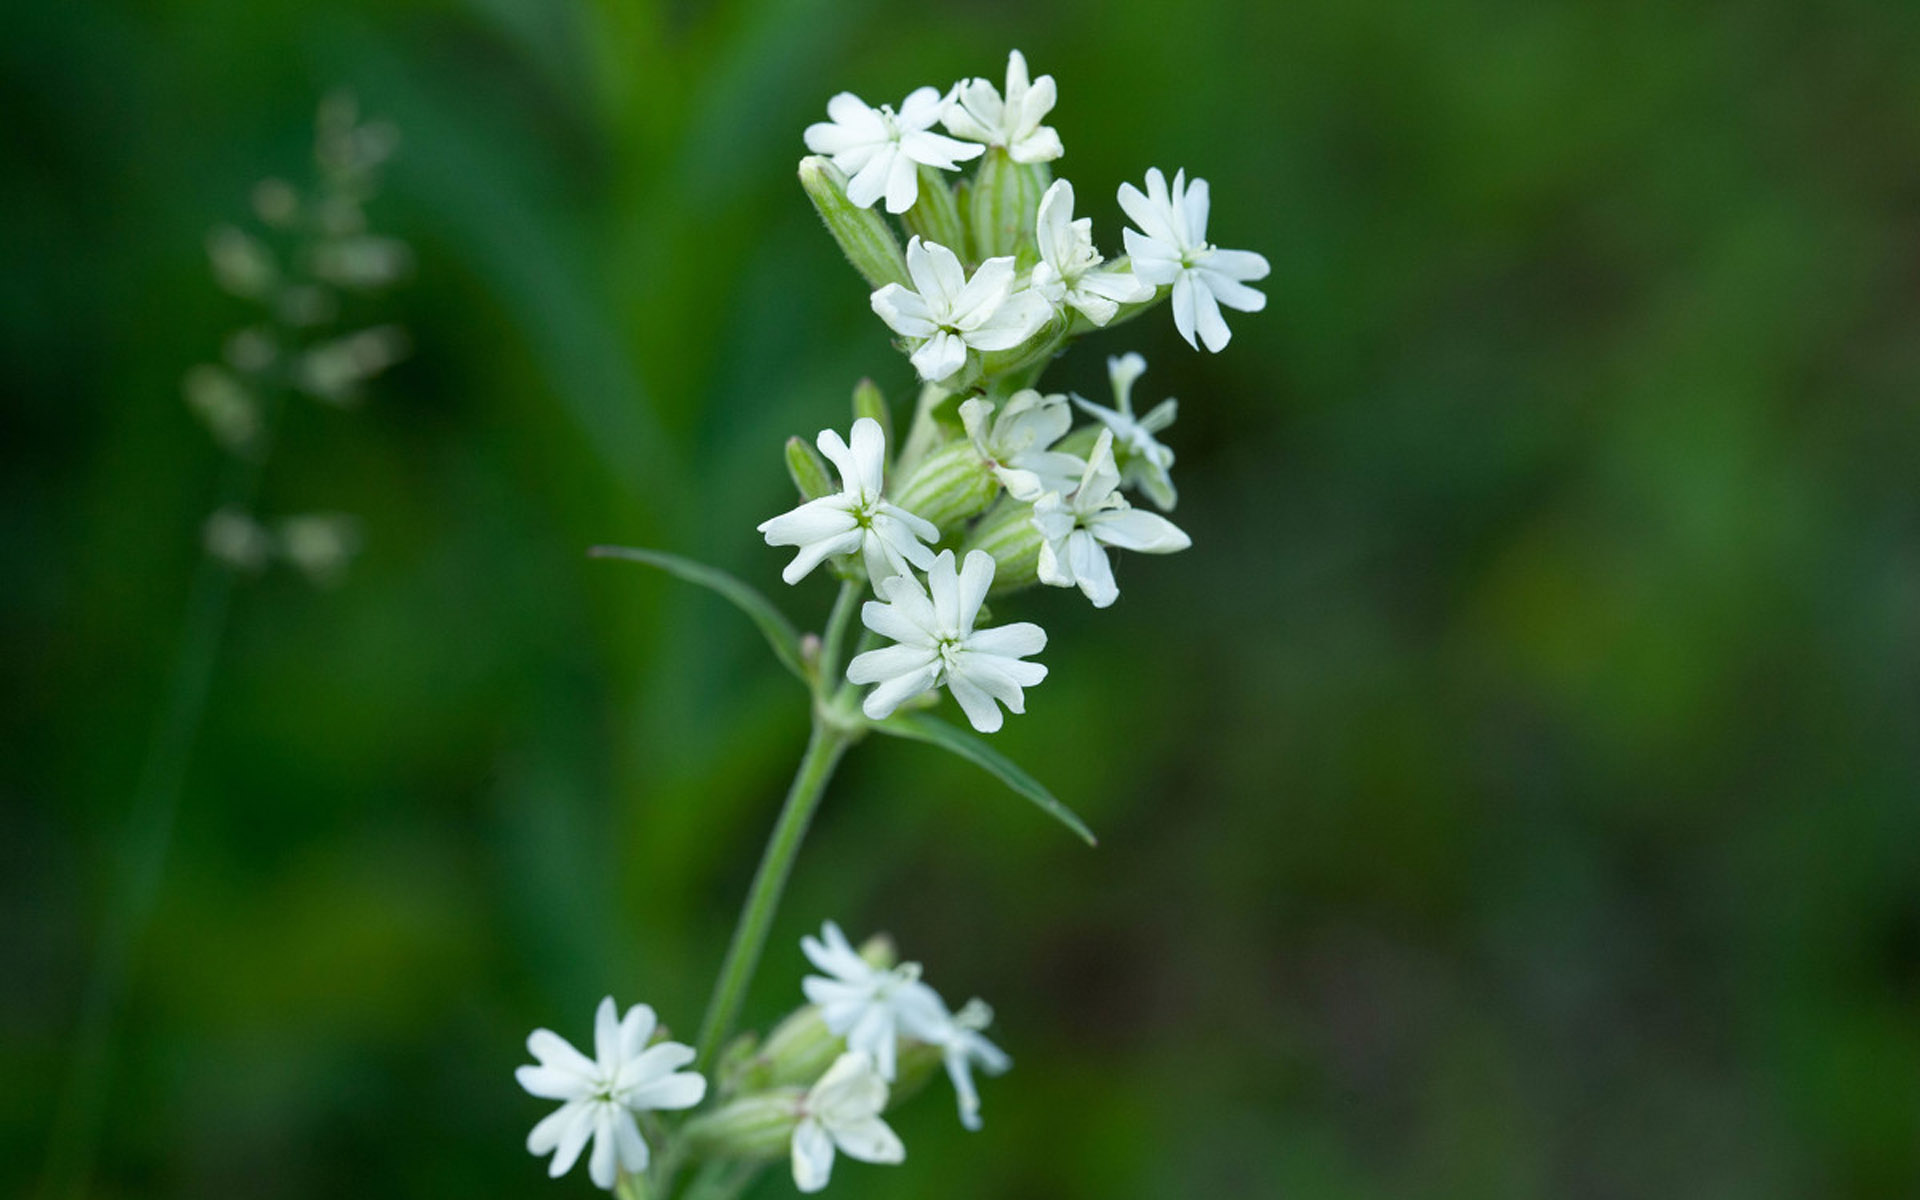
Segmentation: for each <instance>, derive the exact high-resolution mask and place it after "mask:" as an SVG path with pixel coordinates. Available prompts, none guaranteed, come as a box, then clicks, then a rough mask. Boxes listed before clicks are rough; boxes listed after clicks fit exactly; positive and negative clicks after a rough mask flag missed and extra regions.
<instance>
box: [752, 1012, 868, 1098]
mask: <svg viewBox="0 0 1920 1200" xmlns="http://www.w3.org/2000/svg"><path fill="white" fill-rule="evenodd" d="M846 1049H847V1044H846V1043H845V1042H844V1041H842V1040H841V1039H840V1037H839V1036H838V1035H836V1034H834V1033H831V1032H829V1031H828V1029H827V1023H826V1021H825V1020H824V1019H822V1018H821V1016H820V1009H819V1008H818V1006H816V1005H812V1004H807V1005H803V1006H801V1007H800V1008H797V1009H795V1010H794V1011H793V1012H792V1013H791V1014H790V1015H789V1016H788V1017H787V1019H786V1020H784V1021H782V1022H780V1024H778V1025H776V1026H774V1028H773V1032H772V1033H769V1034H768V1035H767V1040H766V1041H765V1042H763V1043H761V1046H760V1053H759V1054H758V1055H757V1056H756V1061H755V1062H754V1064H753V1065H752V1067H750V1068H749V1070H748V1072H747V1073H746V1074H745V1075H744V1076H743V1078H744V1079H745V1080H747V1081H750V1082H752V1083H755V1084H757V1085H758V1086H759V1087H763V1088H764V1087H774V1086H778V1085H784V1084H796V1085H798V1086H801V1087H805V1086H807V1085H808V1084H811V1083H812V1082H813V1081H814V1080H816V1079H818V1078H820V1076H821V1075H823V1074H825V1073H826V1069H827V1068H828V1067H830V1066H832V1065H833V1060H834V1059H836V1058H838V1057H840V1055H841V1054H843V1053H845V1052H846Z"/></svg>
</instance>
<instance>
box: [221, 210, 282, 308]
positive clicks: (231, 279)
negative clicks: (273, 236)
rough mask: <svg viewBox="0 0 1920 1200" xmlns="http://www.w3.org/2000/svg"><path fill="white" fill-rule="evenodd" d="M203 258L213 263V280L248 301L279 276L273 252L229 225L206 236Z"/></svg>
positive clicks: (270, 286)
mask: <svg viewBox="0 0 1920 1200" xmlns="http://www.w3.org/2000/svg"><path fill="white" fill-rule="evenodd" d="M207 261H208V262H209V263H210V264H212V266H213V278H214V282H216V283H218V284H219V285H220V286H221V287H223V288H225V289H226V290H227V291H229V292H232V293H233V294H234V295H236V296H242V297H245V298H246V299H248V300H259V299H262V298H263V297H265V296H266V295H267V293H268V292H270V291H272V290H273V286H274V284H275V283H277V282H278V281H279V279H280V268H279V266H278V265H276V264H275V263H274V261H273V253H272V252H271V251H269V250H268V249H267V248H266V246H265V245H263V244H262V243H261V242H260V240H259V239H258V238H256V237H254V236H253V235H252V234H250V233H247V232H245V231H243V230H239V229H235V228H234V227H233V226H231V225H222V226H220V228H218V229H216V230H214V231H213V232H212V233H210V234H208V235H207Z"/></svg>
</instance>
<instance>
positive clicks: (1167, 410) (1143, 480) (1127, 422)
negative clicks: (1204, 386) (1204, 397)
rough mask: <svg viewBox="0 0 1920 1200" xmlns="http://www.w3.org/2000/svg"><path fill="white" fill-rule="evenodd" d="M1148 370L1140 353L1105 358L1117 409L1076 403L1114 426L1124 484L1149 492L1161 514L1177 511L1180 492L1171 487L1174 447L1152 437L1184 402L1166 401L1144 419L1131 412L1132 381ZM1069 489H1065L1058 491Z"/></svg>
mask: <svg viewBox="0 0 1920 1200" xmlns="http://www.w3.org/2000/svg"><path fill="white" fill-rule="evenodd" d="M1146 370H1147V360H1146V359H1144V358H1141V357H1140V356H1139V355H1138V354H1123V355H1120V356H1119V357H1117V358H1109V359H1108V360H1107V378H1108V379H1109V380H1111V381H1112V383H1113V401H1114V407H1112V408H1104V407H1102V406H1100V405H1098V404H1095V403H1093V402H1092V401H1090V400H1083V399H1081V398H1080V397H1078V396H1075V397H1074V398H1073V402H1074V403H1075V404H1077V405H1079V406H1080V408H1081V410H1082V411H1083V412H1085V413H1086V414H1087V415H1088V416H1090V417H1092V418H1094V419H1095V420H1097V421H1099V422H1100V423H1101V424H1102V425H1105V426H1106V427H1107V428H1108V429H1111V430H1113V457H1114V462H1115V464H1116V465H1117V466H1118V467H1119V468H1120V483H1121V486H1123V487H1136V488H1139V489H1140V490H1141V491H1143V492H1145V493H1146V494H1147V496H1148V498H1149V499H1151V500H1152V501H1153V502H1154V504H1155V505H1157V506H1158V507H1159V509H1160V511H1162V512H1171V511H1173V506H1174V504H1175V503H1176V502H1177V501H1178V500H1179V499H1180V494H1179V492H1178V491H1176V490H1175V488H1174V486H1173V475H1172V469H1173V450H1172V449H1171V448H1169V447H1168V446H1166V445H1164V444H1163V443H1162V442H1161V441H1160V439H1158V438H1156V437H1154V436H1153V435H1154V434H1156V433H1159V432H1160V431H1161V430H1162V429H1165V428H1166V427H1167V426H1169V425H1171V424H1173V419H1174V417H1175V416H1177V415H1178V414H1179V411H1180V402H1179V401H1178V400H1174V399H1172V398H1168V399H1166V400H1162V401H1161V402H1160V403H1158V404H1156V405H1154V406H1153V410H1152V411H1151V412H1149V413H1147V415H1146V416H1144V417H1136V416H1134V415H1133V384H1134V381H1135V380H1137V379H1139V378H1140V376H1141V375H1143V374H1145V373H1146ZM1060 490H1061V491H1062V492H1065V491H1066V490H1067V489H1066V488H1062V489H1060Z"/></svg>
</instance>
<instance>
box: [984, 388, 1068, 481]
mask: <svg viewBox="0 0 1920 1200" xmlns="http://www.w3.org/2000/svg"><path fill="white" fill-rule="evenodd" d="M989 417H991V418H992V421H991V423H989V421H988V418H989ZM960 422H961V424H962V425H964V426H965V427H966V430H967V437H968V438H969V439H971V440H972V442H973V447H974V449H975V450H977V451H979V452H980V457H981V458H982V459H984V460H986V462H987V464H988V465H989V466H990V467H991V468H992V470H993V473H994V475H995V477H997V478H998V479H999V480H1000V483H1001V484H1002V485H1003V486H1004V487H1005V488H1006V489H1007V494H1008V495H1010V496H1012V497H1013V498H1014V499H1015V500H1020V501H1031V500H1035V499H1038V498H1039V496H1040V494H1041V493H1042V492H1049V491H1057V492H1064V491H1070V490H1072V488H1073V483H1074V480H1075V479H1077V478H1079V476H1080V473H1081V472H1082V471H1083V470H1085V469H1086V464H1085V463H1084V462H1081V461H1080V459H1079V458H1078V457H1077V456H1075V455H1072V454H1068V453H1066V452H1064V451H1060V450H1049V449H1047V447H1049V446H1051V445H1053V444H1054V443H1055V442H1057V441H1059V440H1060V439H1061V438H1063V437H1065V436H1066V435H1067V430H1068V428H1070V427H1071V426H1072V425H1073V410H1072V409H1071V408H1069V407H1067V398H1066V397H1065V396H1042V395H1041V394H1040V393H1039V392H1037V391H1035V390H1034V389H1032V388H1026V389H1025V390H1023V391H1018V392H1015V393H1014V394H1013V395H1012V396H1011V397H1009V398H1008V399H1007V401H1006V402H1005V403H1004V404H1002V405H1000V407H999V409H998V410H996V409H995V408H994V405H993V401H991V400H987V399H984V398H982V397H979V396H975V397H974V398H973V399H971V400H968V401H966V402H965V403H963V404H961V405H960Z"/></svg>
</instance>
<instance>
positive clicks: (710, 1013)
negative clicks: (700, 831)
mask: <svg viewBox="0 0 1920 1200" xmlns="http://www.w3.org/2000/svg"><path fill="white" fill-rule="evenodd" d="M850 741H851V738H850V737H849V736H848V734H847V733H846V732H845V731H844V730H841V729H837V728H834V727H832V726H829V725H828V724H827V722H826V721H825V720H823V719H822V717H821V715H820V714H819V713H818V712H816V713H815V715H814V719H813V734H812V736H811V737H809V738H808V739H807V752H806V753H805V754H804V755H802V756H801V759H800V768H799V770H797V771H796V772H794V776H793V786H792V787H790V788H788V789H787V802H786V805H785V806H784V807H782V808H781V810H780V819H779V820H778V821H776V822H775V823H774V826H773V835H772V836H771V837H769V838H768V839H767V849H766V852H765V853H764V854H762V855H761V856H760V868H759V870H757V871H755V872H754V875H753V886H752V887H751V888H749V889H748V891H747V902H746V904H745V905H744V906H742V908H741V910H740V922H739V924H737V925H736V926H734V930H733V942H732V944H731V945H729V946H728V947H727V958H726V962H725V963H723V964H722V965H721V967H720V978H719V980H718V981H716V982H715V984H714V987H713V999H712V1000H710V1001H708V1003H707V1016H706V1020H704V1021H702V1022H701V1024H700V1045H699V1056H698V1057H697V1058H696V1059H695V1060H694V1067H693V1069H694V1070H696V1071H705V1070H706V1069H707V1068H708V1067H709V1066H710V1065H711V1064H712V1062H713V1056H714V1054H715V1052H717V1051H718V1050H719V1049H720V1043H721V1042H722V1041H723V1040H724V1039H725V1038H726V1036H727V1034H728V1033H730V1032H732V1030H733V1021H734V1018H735V1017H736V1016H738V1015H739V1012H740V1002H741V1001H742V1000H744V999H745V998H746V993H747V984H748V983H749V982H750V981H751V980H752V979H753V971H754V968H755V967H757V966H758V965H759V963H760V952H761V950H763V949H765V947H766V944H767V930H768V929H769V928H770V927H771V926H772V924H773V914H774V911H775V910H776V909H778V908H779V907H780V894H781V892H783V891H785V890H786V886H787V876H788V875H789V874H790V873H791V872H792V870H793V860H794V857H795V856H796V855H797V854H799V852H800V842H801V841H802V839H804V838H805V837H806V835H807V825H808V824H809V823H810V822H811V821H812V820H813V812H814V809H816V808H818V807H819V805H820V797H821V796H822V795H823V794H824V793H825V792H826V790H827V781H828V780H829V779H831V778H832V777H833V769H834V767H835V766H836V765H838V764H839V762H840V755H841V753H842V752H844V751H845V750H846V748H847V746H848V744H849V743H850Z"/></svg>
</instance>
